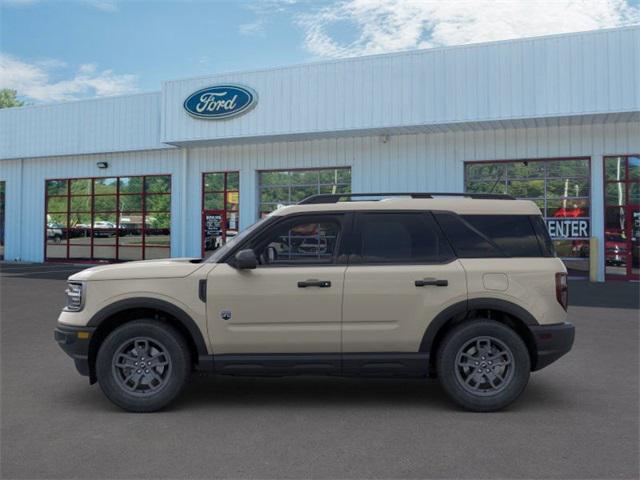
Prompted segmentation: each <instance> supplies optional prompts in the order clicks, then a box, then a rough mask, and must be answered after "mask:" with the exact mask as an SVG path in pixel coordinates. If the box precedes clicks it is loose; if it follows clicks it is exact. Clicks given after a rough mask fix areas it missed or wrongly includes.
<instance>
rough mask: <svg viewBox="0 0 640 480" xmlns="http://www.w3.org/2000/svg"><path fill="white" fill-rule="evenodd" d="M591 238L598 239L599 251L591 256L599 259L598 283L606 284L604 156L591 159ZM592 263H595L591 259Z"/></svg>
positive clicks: (595, 156)
mask: <svg viewBox="0 0 640 480" xmlns="http://www.w3.org/2000/svg"><path fill="white" fill-rule="evenodd" d="M591 236H592V237H596V238H597V239H598V251H597V252H591V253H590V256H591V257H592V258H593V257H594V256H595V258H596V259H597V260H596V261H597V262H598V263H597V274H596V279H597V281H598V282H604V275H605V265H604V260H605V258H604V247H605V241H604V169H603V159H602V155H593V156H592V157H591ZM590 261H593V260H592V259H590Z"/></svg>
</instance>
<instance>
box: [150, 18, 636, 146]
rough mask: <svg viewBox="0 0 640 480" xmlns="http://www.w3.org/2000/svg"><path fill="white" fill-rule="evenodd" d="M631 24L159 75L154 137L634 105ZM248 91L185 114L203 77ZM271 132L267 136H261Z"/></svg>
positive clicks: (304, 131)
mask: <svg viewBox="0 0 640 480" xmlns="http://www.w3.org/2000/svg"><path fill="white" fill-rule="evenodd" d="M639 47H640V27H630V28H623V29H615V30H606V31H596V32H588V33H579V34H570V35H559V36H551V37H541V38H534V39H522V40H514V41H506V42H496V43H489V44H480V45H468V46H460V47H449V48H441V49H429V50H421V51H413V52H407V53H400V54H390V55H381V56H373V57H362V58H353V59H347V60H339V61H333V62H323V63H316V64H309V65H301V66H294V67H289V68H280V69H272V70H263V71H254V72H238V73H230V74H222V75H212V76H208V77H200V78H195V79H187V80H178V81H171V82H166V83H165V84H164V85H163V90H162V112H163V116H162V126H161V140H162V141H163V142H169V143H184V142H193V141H205V140H213V141H215V140H221V139H231V138H238V139H239V138H252V137H262V136H264V137H267V138H270V137H276V136H279V135H292V134H300V135H309V134H314V133H316V134H319V133H323V132H345V131H351V130H367V129H370V130H376V129H384V128H389V129H397V128H399V127H412V126H420V125H446V124H459V123H472V122H489V121H502V120H519V119H536V118H550V117H567V116H575V115H587V114H588V115H592V114H607V113H614V112H637V111H639V110H640V48H639ZM224 82H233V83H240V84H246V85H248V86H250V87H252V88H253V89H255V90H256V91H257V92H258V96H259V101H258V104H257V106H256V108H255V109H254V110H252V111H251V112H250V113H248V114H246V115H243V116H240V117H237V118H233V119H228V120H224V121H207V120H197V119H193V118H192V117H190V116H189V115H187V113H186V112H185V111H184V109H183V107H182V103H183V101H184V99H185V98H186V97H187V96H188V95H190V94H191V93H193V92H194V91H196V90H198V89H200V88H202V87H206V86H209V85H213V84H219V83H224ZM271 139H272V138H271Z"/></svg>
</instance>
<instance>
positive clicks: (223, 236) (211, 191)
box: [202, 172, 240, 257]
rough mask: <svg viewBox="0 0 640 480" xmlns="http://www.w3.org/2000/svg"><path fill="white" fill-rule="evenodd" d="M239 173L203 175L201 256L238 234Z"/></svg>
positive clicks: (211, 251)
mask: <svg viewBox="0 0 640 480" xmlns="http://www.w3.org/2000/svg"><path fill="white" fill-rule="evenodd" d="M239 182H240V174H239V172H213V173H204V174H203V175H202V256H203V257H208V256H209V255H210V254H211V253H213V252H214V251H215V250H217V249H218V248H220V247H221V246H222V245H224V244H225V243H226V242H227V240H228V239H229V238H233V237H234V236H235V235H236V234H237V233H238V228H239V223H240V217H239V204H240V203H239V202H240V185H239Z"/></svg>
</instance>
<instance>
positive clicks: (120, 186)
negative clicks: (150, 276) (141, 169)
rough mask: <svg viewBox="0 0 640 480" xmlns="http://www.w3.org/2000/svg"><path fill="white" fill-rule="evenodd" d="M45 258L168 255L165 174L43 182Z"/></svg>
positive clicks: (167, 183)
mask: <svg viewBox="0 0 640 480" xmlns="http://www.w3.org/2000/svg"><path fill="white" fill-rule="evenodd" d="M46 212H47V213H46V228H45V230H46V233H45V238H46V247H45V248H46V251H45V258H46V259H47V260H55V259H74V260H97V261H116V260H143V259H151V258H166V257H170V256H171V253H170V246H171V176H169V175H148V176H137V177H110V178H73V179H59V180H58V179H56V180H47V182H46Z"/></svg>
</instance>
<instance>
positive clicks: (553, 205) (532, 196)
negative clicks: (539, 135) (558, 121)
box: [465, 158, 591, 276]
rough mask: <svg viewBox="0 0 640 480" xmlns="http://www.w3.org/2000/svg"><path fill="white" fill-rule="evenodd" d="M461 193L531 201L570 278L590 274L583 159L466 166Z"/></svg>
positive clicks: (587, 170) (585, 162) (587, 174)
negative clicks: (504, 196) (506, 195)
mask: <svg viewBox="0 0 640 480" xmlns="http://www.w3.org/2000/svg"><path fill="white" fill-rule="evenodd" d="M465 190H466V191H467V192H473V193H506V194H509V195H513V196H514V197H517V198H521V199H526V200H532V201H533V202H535V203H536V205H538V207H539V208H540V211H541V212H542V215H543V217H544V219H545V223H546V225H547V229H548V230H549V234H550V235H551V238H552V239H553V243H554V246H555V249H556V252H557V254H558V256H559V257H561V258H562V259H563V260H564V261H565V264H566V265H567V268H568V269H569V270H570V272H571V274H573V275H579V276H585V275H588V272H589V236H590V235H591V198H590V197H591V185H590V164H589V159H588V158H568V159H553V160H518V161H498V162H467V163H465Z"/></svg>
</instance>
